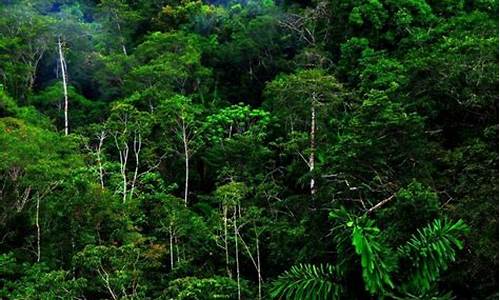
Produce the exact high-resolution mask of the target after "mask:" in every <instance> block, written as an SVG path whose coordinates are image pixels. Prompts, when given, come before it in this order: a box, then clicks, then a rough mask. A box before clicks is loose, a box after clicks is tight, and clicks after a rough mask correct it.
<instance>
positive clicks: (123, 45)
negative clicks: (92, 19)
mask: <svg viewBox="0 0 500 300" xmlns="http://www.w3.org/2000/svg"><path fill="white" fill-rule="evenodd" d="M115 18H116V19H115V22H116V27H117V28H118V34H119V35H120V43H121V44H122V51H123V54H124V55H125V56H127V48H126V47H125V38H124V37H123V34H122V27H121V26H120V22H119V21H118V14H117V13H116V12H115Z"/></svg>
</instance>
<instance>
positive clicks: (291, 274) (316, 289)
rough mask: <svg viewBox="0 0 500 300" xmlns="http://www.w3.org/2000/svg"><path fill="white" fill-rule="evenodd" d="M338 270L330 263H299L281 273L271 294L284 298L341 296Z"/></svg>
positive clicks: (336, 297) (334, 297)
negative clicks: (317, 264)
mask: <svg viewBox="0 0 500 300" xmlns="http://www.w3.org/2000/svg"><path fill="white" fill-rule="evenodd" d="M338 278H339V270H338V269H337V268H335V266H332V265H319V266H315V265H308V264H300V265H297V266H293V267H292V268H290V270H288V271H286V272H284V273H283V274H281V275H280V276H279V277H278V279H276V280H275V281H274V282H273V284H274V286H273V290H272V292H271V296H272V297H273V298H280V299H281V298H282V297H284V298H285V299H290V300H292V299H338V298H340V297H341V296H342V292H343V291H342V285H341V284H340V283H338V282H336V281H338V280H339V279H338Z"/></svg>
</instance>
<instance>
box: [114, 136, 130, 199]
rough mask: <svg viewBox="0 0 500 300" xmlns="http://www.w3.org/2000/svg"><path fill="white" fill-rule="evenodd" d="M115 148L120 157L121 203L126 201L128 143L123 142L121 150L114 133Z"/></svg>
mask: <svg viewBox="0 0 500 300" xmlns="http://www.w3.org/2000/svg"><path fill="white" fill-rule="evenodd" d="M114 138H115V145H116V149H118V155H119V158H120V174H121V175H122V182H123V183H122V189H123V203H125V202H126V201H127V161H128V151H129V148H128V144H127V143H123V146H124V148H123V150H122V148H120V144H119V143H118V138H117V137H116V134H115V135H114Z"/></svg>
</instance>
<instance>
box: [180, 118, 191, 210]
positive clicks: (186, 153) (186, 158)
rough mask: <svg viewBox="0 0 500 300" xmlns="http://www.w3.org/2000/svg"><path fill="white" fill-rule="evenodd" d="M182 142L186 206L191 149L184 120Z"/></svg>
mask: <svg viewBox="0 0 500 300" xmlns="http://www.w3.org/2000/svg"><path fill="white" fill-rule="evenodd" d="M182 142H183V144H184V167H185V178H184V205H185V206H187V205H188V194H189V149H188V140H187V134H186V122H185V121H184V119H182Z"/></svg>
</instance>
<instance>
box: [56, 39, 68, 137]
mask: <svg viewBox="0 0 500 300" xmlns="http://www.w3.org/2000/svg"><path fill="white" fill-rule="evenodd" d="M57 45H58V47H59V62H60V64H61V73H62V79H63V91H64V134H65V135H68V132H69V126H68V86H67V75H66V71H67V70H66V61H65V60H64V54H63V51H62V42H61V37H59V38H58V39H57Z"/></svg>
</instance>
